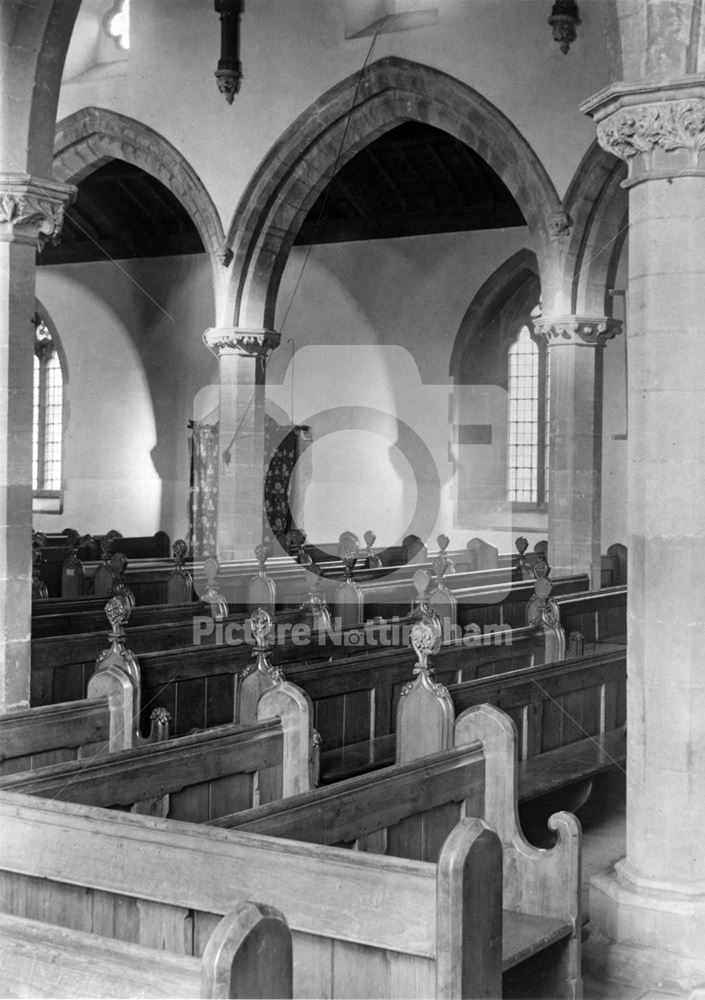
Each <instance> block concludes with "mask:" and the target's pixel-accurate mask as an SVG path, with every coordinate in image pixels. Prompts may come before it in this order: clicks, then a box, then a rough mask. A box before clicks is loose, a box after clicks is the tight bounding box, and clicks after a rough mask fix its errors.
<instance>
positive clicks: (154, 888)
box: [0, 710, 580, 998]
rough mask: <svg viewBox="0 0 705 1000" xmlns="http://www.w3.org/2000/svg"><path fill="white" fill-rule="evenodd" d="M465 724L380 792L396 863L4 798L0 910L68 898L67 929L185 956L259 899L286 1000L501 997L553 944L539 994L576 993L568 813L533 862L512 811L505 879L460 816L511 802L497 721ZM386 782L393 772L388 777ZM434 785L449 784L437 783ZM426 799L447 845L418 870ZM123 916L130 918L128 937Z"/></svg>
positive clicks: (576, 889)
mask: <svg viewBox="0 0 705 1000" xmlns="http://www.w3.org/2000/svg"><path fill="white" fill-rule="evenodd" d="M472 715H473V726H472V728H473V730H474V734H470V733H469V732H468V731H467V730H463V729H462V728H459V734H460V736H459V739H458V747H457V749H454V750H453V751H450V752H446V753H444V754H441V755H438V757H437V758H435V759H433V758H431V759H428V761H427V763H426V768H427V779H426V781H418V780H414V781H413V782H412V783H411V786H409V783H408V774H406V775H404V776H405V777H406V781H407V785H406V788H407V793H408V794H407V795H406V796H405V798H404V799H403V800H402V798H401V796H399V795H392V796H390V795H389V794H386V795H384V797H383V810H382V813H381V814H378V815H377V817H376V821H377V822H380V821H381V822H382V823H385V824H387V823H389V824H390V828H389V829H388V827H387V826H385V829H388V834H387V845H388V846H390V844H391V843H392V842H393V841H394V838H395V833H398V836H397V837H396V845H397V846H398V847H399V849H398V850H397V852H396V855H397V856H392V852H391V851H390V852H389V855H388V856H386V857H382V856H376V855H374V854H372V853H370V852H369V851H357V852H351V851H349V850H345V849H342V848H340V847H333V846H326V845H321V844H320V843H310V842H308V841H306V842H303V841H302V842H298V843H292V842H291V840H281V839H279V838H278V837H272V836H269V835H264V834H254V833H251V832H241V831H237V830H229V829H228V830H226V829H216V828H214V827H210V826H205V827H197V826H194V825H192V824H185V823H177V822H173V821H170V820H157V819H153V818H151V817H144V816H134V815H132V816H131V815H125V814H122V813H114V812H111V813H106V812H105V811H103V810H101V809H96V808H91V807H86V806H81V805H75V804H68V803H62V802H52V801H48V800H40V799H36V798H34V797H28V796H23V795H18V794H15V795H13V794H12V793H8V792H4V791H0V825H2V827H3V830H4V831H5V832H6V834H7V836H6V838H5V839H4V840H3V842H2V844H0V889H2V891H0V900H3V904H2V905H3V906H4V907H5V908H6V909H12V910H13V912H14V913H16V915H18V916H26V917H29V918H30V919H31V918H33V917H34V916H35V912H36V910H37V908H38V907H39V906H40V905H41V907H42V909H43V911H44V912H45V913H46V912H48V913H49V914H50V915H51V916H52V918H54V915H55V914H57V913H58V914H59V915H60V916H61V918H63V920H64V921H66V916H65V915H66V913H67V912H68V908H69V906H71V905H72V904H73V905H74V906H75V908H76V909H75V912H74V915H73V917H72V920H73V922H74V926H76V928H77V929H79V930H87V931H89V932H95V931H96V930H97V928H96V926H95V924H96V919H97V920H99V921H101V922H102V923H107V922H108V920H110V921H112V924H111V926H112V928H114V930H113V933H115V934H116V936H120V935H123V936H124V935H125V934H126V933H128V934H129V935H130V938H131V940H136V941H137V942H139V943H141V944H150V943H152V941H153V939H154V930H155V924H156V925H158V933H159V935H160V937H161V938H165V939H166V940H167V941H172V940H177V941H178V942H181V947H183V948H185V950H187V949H188V948H189V944H190V942H196V947H195V948H194V950H197V947H198V943H199V942H200V941H202V939H203V936H204V934H205V933H206V932H207V931H208V930H210V928H211V927H212V926H213V923H214V921H215V919H216V918H217V917H218V915H220V914H221V913H223V912H227V910H228V909H229V908H230V907H232V902H233V900H234V899H242V898H245V899H246V898H258V899H260V900H261V901H263V902H264V903H265V904H266V905H270V906H274V907H276V908H277V909H278V910H280V911H281V912H282V913H284V914H285V915H286V918H287V921H288V923H289V926H290V927H291V930H292V938H293V958H294V989H293V995H294V996H296V997H311V996H321V995H322V996H329V997H343V996H350V995H355V996H378V997H392V998H414V997H418V998H421V997H433V996H443V997H447V996H475V997H481V996H484V997H497V996H499V995H500V992H501V979H500V977H501V972H502V967H503V965H504V966H505V967H509V966H511V965H513V964H514V963H515V962H517V961H522V960H525V959H527V958H528V957H530V955H531V954H532V953H533V952H534V951H535V950H537V949H539V948H540V949H545V948H546V947H547V946H548V945H550V944H553V945H554V948H553V950H552V952H546V954H551V957H552V962H551V968H550V973H551V975H550V977H549V978H547V980H546V983H547V985H548V986H549V987H550V991H547V994H546V995H551V996H572V997H575V996H577V995H579V988H580V983H579V961H578V956H579V928H580V910H579V906H580V885H579V842H580V831H579V827H578V825H577V823H576V822H575V820H574V819H573V818H572V817H570V816H568V815H566V814H561V815H559V816H557V817H555V818H554V820H553V825H554V827H555V828H556V829H557V830H558V831H559V843H558V845H556V847H555V848H553V849H552V850H541V851H539V850H536V849H534V848H531V846H530V845H528V844H527V843H526V842H525V841H524V839H523V838H522V837H521V834H520V831H518V830H517V828H516V819H515V815H514V807H513V802H512V805H511V809H512V811H511V813H510V814H509V816H505V817H504V818H503V819H502V825H501V829H502V833H503V835H504V836H506V838H507V839H506V842H505V844H504V845H503V846H504V865H505V873H504V874H503V873H502V864H503V862H502V851H501V849H500V843H499V841H498V839H497V837H496V836H495V834H493V833H492V832H491V831H490V830H489V829H488V827H487V825H486V824H485V823H483V822H482V821H480V820H477V819H463V820H461V821H460V822H459V823H458V822H457V817H458V816H459V815H460V812H461V810H465V809H466V808H467V809H468V811H470V809H471V808H472V806H473V805H474V803H475V801H476V799H477V798H482V799H483V800H484V801H485V808H486V811H487V812H488V813H489V815H493V814H494V813H497V817H498V818H501V816H502V809H503V806H504V804H505V802H506V795H505V797H504V798H503V799H502V801H501V802H500V798H501V796H500V794H499V793H500V789H501V790H503V791H505V792H506V789H507V782H506V769H507V765H508V764H510V763H511V757H508V755H507V753H506V746H507V729H506V725H503V724H499V723H498V722H497V720H496V719H494V720H493V718H492V715H491V710H481V711H479V712H477V711H473V713H472ZM483 719H484V720H486V721H485V724H484V725H483ZM459 723H460V720H459ZM510 725H511V723H510ZM478 734H479V735H480V736H481V737H482V738H483V744H482V745H479V744H478V743H477V741H476V739H475V735H478ZM493 761H494V763H493ZM418 766H419V765H418V764H414V765H413V768H417V767H418ZM406 769H407V766H406V765H405V766H403V767H402V768H401V770H402V771H405V772H406ZM393 770H395V777H398V776H399V775H398V773H397V772H398V770H399V769H393ZM486 771H487V777H486V778H485V772H486ZM444 773H445V774H446V775H447V779H443V778H441V780H440V781H436V780H434V778H435V777H439V776H441V775H443V774H444ZM495 773H496V774H497V779H498V780H497V781H496V782H495V781H494V780H492V779H493V775H494V774H495ZM502 775H504V776H502ZM404 776H402V778H403V777H404ZM376 777H377V776H375V779H376ZM366 780H367V781H369V780H370V779H366ZM441 785H442V787H443V788H444V792H445V795H444V798H445V802H444V803H442V804H440V805H438V806H436V802H435V800H434V799H433V795H437V793H436V789H440V787H441ZM485 786H486V789H487V790H486V791H485ZM410 787H411V790H409V788H410ZM325 791H327V790H325ZM475 793H476V794H475ZM429 796H430V797H431V801H430V808H428V809H425V810H424V811H425V813H426V814H429V813H435V814H436V815H434V816H429V817H428V822H429V823H430V822H432V821H433V820H435V819H436V818H437V819H438V822H439V824H441V825H443V826H445V829H447V830H448V831H449V835H448V836H447V837H446V839H445V843H443V835H444V832H445V831H444V830H443V829H441V825H439V826H437V827H436V838H435V839H434V841H433V843H432V841H431V839H427V840H426V851H427V857H424V856H423V855H422V856H421V859H420V860H416V859H415V857H414V855H415V854H417V853H418V846H417V844H418V838H408V837H405V836H404V831H403V826H404V823H405V822H406V819H407V817H405V816H404V815H403V813H404V811H407V812H408V814H409V815H408V819H409V820H410V821H411V825H412V826H413V825H414V824H415V823H418V819H417V818H416V817H415V816H414V815H412V814H413V813H418V811H419V809H420V808H422V807H423V805H424V799H426V800H427V801H428V800H429ZM468 796H471V800H470V801H469V802H468ZM299 798H300V797H299V796H296V797H294V799H292V800H290V801H292V802H293V801H294V800H298V799H299ZM366 801H367V800H366ZM465 803H467V807H466V805H465ZM261 808H262V809H267V808H268V807H261ZM395 808H396V810H397V814H396V815H394V810H395ZM356 812H357V822H358V823H359V822H360V821H362V822H363V824H364V823H365V813H364V812H361V811H360V809H359V807H358V809H357V810H356ZM243 815H244V814H243ZM258 815H260V814H259V811H258ZM251 818H252V817H251ZM338 819H339V824H338V827H337V829H335V830H333V828H331V833H333V834H334V835H335V837H336V838H337V837H338V835H339V833H340V830H341V825H342V824H344V823H345V822H347V823H348V825H349V826H350V825H351V824H352V823H354V822H355V820H354V819H353V818H352V817H351V814H350V813H349V812H348V813H345V814H344V815H340V816H339V817H338ZM488 822H489V823H490V824H491V822H492V821H491V820H488ZM407 826H408V824H407ZM395 827H396V831H395V830H394V828H395ZM380 830H381V827H380ZM20 831H21V832H20ZM368 832H369V833H374V834H377V831H376V830H373V829H368V827H367V826H366V825H365V827H364V830H363V835H364V836H365V837H366V846H367V847H370V846H371V839H372V838H370V837H367V834H368ZM317 833H318V834H323V835H324V836H325V824H323V823H318V825H317ZM343 835H344V836H347V833H345V834H343ZM377 839H378V840H381V837H379V836H378V837H377ZM403 842H406V843H407V844H408V847H407V849H406V850H404V848H403V846H402V844H403ZM38 857H41V859H42V862H41V878H38V877H37V873H38V867H37V862H36V859H37V858H38ZM509 869H511V870H512V871H513V872H514V873H515V874H514V877H512V878H509V877H508V874H509ZM502 884H503V885H504V892H505V901H504V913H503V912H502V899H501V886H502ZM40 886H41V901H40V902H38V899H37V896H38V893H39V890H40ZM135 899H136V900H137V902H138V905H137V906H136V907H135V905H134V901H135ZM98 903H100V905H98ZM124 913H125V914H129V916H130V918H131V920H130V926H129V930H127V931H126V928H125V924H126V920H125V917H124V916H123V914H124ZM186 921H188V922H189V936H188V937H189V940H188V941H187V943H186V945H184V944H183V941H184V936H185V935H184V924H185V922H186ZM86 925H87V926H86ZM145 939H146V940H145ZM556 952H558V954H556ZM554 987H555V988H554ZM248 995H249V994H248ZM255 995H256V994H255Z"/></svg>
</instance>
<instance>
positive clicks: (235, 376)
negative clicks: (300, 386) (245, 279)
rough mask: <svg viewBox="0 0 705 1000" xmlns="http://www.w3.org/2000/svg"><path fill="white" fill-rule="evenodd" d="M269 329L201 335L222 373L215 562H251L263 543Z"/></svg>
mask: <svg viewBox="0 0 705 1000" xmlns="http://www.w3.org/2000/svg"><path fill="white" fill-rule="evenodd" d="M279 339H280V338H279V334H278V333H275V332H274V331H273V330H246V329H242V328H241V327H213V328H211V329H210V330H206V332H205V333H204V334H203V341H204V343H205V344H206V346H207V347H208V348H209V350H211V351H212V352H213V354H215V355H216V357H217V358H218V367H219V372H220V418H219V449H218V450H219V475H218V558H219V559H220V560H221V562H222V561H224V560H228V559H252V558H254V550H255V546H256V545H259V544H260V543H261V541H262V515H263V508H264V476H265V472H266V470H265V468H264V385H265V379H264V371H265V364H266V359H267V356H268V354H269V352H270V351H272V350H273V349H274V348H275V347H276V346H277V344H278V343H279Z"/></svg>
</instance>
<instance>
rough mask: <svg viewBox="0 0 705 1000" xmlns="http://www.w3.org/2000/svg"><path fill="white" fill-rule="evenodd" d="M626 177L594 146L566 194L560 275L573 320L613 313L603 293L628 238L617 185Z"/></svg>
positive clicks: (622, 198) (617, 162) (625, 210)
mask: <svg viewBox="0 0 705 1000" xmlns="http://www.w3.org/2000/svg"><path fill="white" fill-rule="evenodd" d="M626 173H627V171H626V167H625V165H624V163H623V162H622V161H621V160H618V159H617V158H616V157H614V156H612V155H611V154H609V153H607V152H605V150H604V149H602V148H601V147H600V146H599V145H598V144H597V142H593V143H592V145H591V146H590V148H589V149H588V151H587V153H586V154H585V156H584V157H583V159H582V161H581V163H580V165H579V166H578V169H577V170H576V172H575V176H574V177H573V180H572V181H571V183H570V187H569V188H568V191H567V193H566V196H565V209H566V212H567V213H568V215H570V217H571V218H572V219H573V229H572V232H571V236H570V242H569V244H568V248H567V253H566V259H565V272H564V273H565V280H566V281H567V282H571V284H572V288H571V313H573V314H574V315H576V316H605V315H607V316H609V315H611V313H612V306H611V302H610V301H608V294H607V293H608V289H609V288H611V287H612V286H613V284H614V274H615V271H616V267H617V264H618V262H619V257H620V254H621V251H622V247H623V245H624V241H625V239H626V235H627V222H628V200H627V192H626V191H625V190H624V189H623V188H622V186H621V184H622V181H623V180H624V178H625V177H626Z"/></svg>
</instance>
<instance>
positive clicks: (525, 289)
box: [448, 247, 539, 382]
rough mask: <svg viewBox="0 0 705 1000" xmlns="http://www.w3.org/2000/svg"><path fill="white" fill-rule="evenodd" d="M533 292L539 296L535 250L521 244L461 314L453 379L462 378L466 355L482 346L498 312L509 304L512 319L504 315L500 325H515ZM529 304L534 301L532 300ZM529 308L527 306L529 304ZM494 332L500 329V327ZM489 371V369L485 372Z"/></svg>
mask: <svg viewBox="0 0 705 1000" xmlns="http://www.w3.org/2000/svg"><path fill="white" fill-rule="evenodd" d="M532 292H535V297H536V299H538V294H539V277H538V262H537V260H536V254H535V253H533V251H531V250H529V249H528V248H527V247H524V248H522V249H521V250H518V251H517V252H516V253H515V254H513V255H512V256H511V257H510V258H509V259H508V260H506V261H505V262H504V263H503V264H501V265H500V266H499V267H498V268H497V270H496V271H495V272H494V273H493V274H491V275H490V277H489V278H488V279H487V281H485V283H484V284H483V285H482V287H481V288H480V289H479V291H478V292H477V294H476V295H475V297H474V298H473V300H472V302H471V303H470V305H469V307H468V309H467V312H466V313H465V315H464V316H463V319H462V320H461V323H460V326H459V328H458V333H457V335H456V338H455V343H454V344H453V350H452V352H451V356H450V367H449V372H448V374H449V375H450V376H451V377H452V378H453V379H454V381H455V382H462V381H463V378H462V376H463V373H464V372H466V371H467V369H468V367H469V365H470V361H469V359H470V358H471V357H473V356H475V355H477V354H478V353H479V352H480V351H481V350H482V346H483V345H482V344H481V341H482V340H483V339H484V336H486V335H487V333H488V331H490V332H492V326H493V325H494V326H497V324H498V318H499V317H500V315H501V314H502V313H504V312H506V310H507V308H509V310H510V311H511V312H512V319H511V320H510V319H509V317H507V316H506V315H505V316H504V317H503V319H504V322H503V323H502V326H503V327H509V326H512V325H514V322H513V321H515V320H518V319H519V317H520V315H521V314H522V313H523V312H526V311H527V307H526V305H525V303H524V300H526V301H529V299H531V298H532V294H531V293H532ZM517 298H519V299H521V300H522V301H521V302H519V304H518V305H517V304H516V299H517ZM513 303H514V304H513ZM532 304H533V305H535V302H534V303H532ZM528 308H529V309H530V308H531V306H528ZM515 313H516V316H515V315H514V314H515ZM496 332H497V333H498V334H500V333H501V331H500V330H499V329H497V331H496ZM503 346H504V345H501V344H497V345H496V348H497V350H496V351H490V352H487V355H488V357H490V356H494V355H496V354H498V353H499V354H501V353H502V347H503ZM491 367H492V368H496V367H497V366H496V364H493V365H492V366H491ZM488 374H492V373H491V372H488Z"/></svg>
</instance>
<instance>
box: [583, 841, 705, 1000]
mask: <svg viewBox="0 0 705 1000" xmlns="http://www.w3.org/2000/svg"><path fill="white" fill-rule="evenodd" d="M585 951H586V954H585V958H586V962H585V971H586V972H590V973H591V974H592V975H594V976H595V977H596V978H599V979H600V980H602V981H604V980H607V981H608V982H614V983H628V984H630V985H632V986H639V987H644V988H645V989H660V990H664V991H666V992H688V991H690V990H692V989H694V987H696V986H697V985H699V984H701V983H705V892H701V893H692V894H691V893H690V892H687V891H686V892H684V891H683V886H681V885H675V884H674V885H673V886H668V885H665V884H663V883H659V884H658V886H650V885H647V884H639V883H637V881H636V880H634V879H633V878H630V877H629V869H628V866H627V865H626V864H625V862H624V861H619V862H617V864H616V865H614V866H613V867H611V868H608V869H607V870H606V871H603V872H598V873H597V874H596V875H594V876H593V877H592V879H591V880H590V938H589V941H588V943H587V947H586V949H585Z"/></svg>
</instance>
